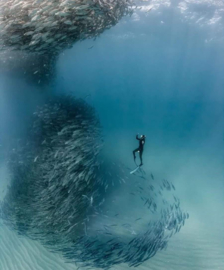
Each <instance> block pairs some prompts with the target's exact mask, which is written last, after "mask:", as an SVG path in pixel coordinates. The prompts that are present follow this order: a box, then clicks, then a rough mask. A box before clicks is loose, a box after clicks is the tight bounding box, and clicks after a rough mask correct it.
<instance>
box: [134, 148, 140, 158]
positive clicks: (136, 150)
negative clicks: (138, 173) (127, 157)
mask: <svg viewBox="0 0 224 270" xmlns="http://www.w3.org/2000/svg"><path fill="white" fill-rule="evenodd" d="M138 151H139V149H138V148H136V149H135V150H134V151H133V156H134V160H135V159H136V156H135V153H136V152H138Z"/></svg>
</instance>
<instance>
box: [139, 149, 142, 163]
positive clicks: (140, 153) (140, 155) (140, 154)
mask: <svg viewBox="0 0 224 270" xmlns="http://www.w3.org/2000/svg"><path fill="white" fill-rule="evenodd" d="M142 153H143V150H140V152H139V157H140V160H141V164H140V166H142V165H143V163H142Z"/></svg>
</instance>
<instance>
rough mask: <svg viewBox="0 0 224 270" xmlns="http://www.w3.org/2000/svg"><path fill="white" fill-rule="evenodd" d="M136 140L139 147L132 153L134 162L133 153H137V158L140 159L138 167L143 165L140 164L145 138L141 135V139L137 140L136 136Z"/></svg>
mask: <svg viewBox="0 0 224 270" xmlns="http://www.w3.org/2000/svg"><path fill="white" fill-rule="evenodd" d="M136 139H137V140H139V147H138V148H136V149H135V150H134V151H133V155H134V160H135V159H136V156H135V153H136V152H139V157H140V160H141V164H140V165H139V166H142V165H143V163H142V153H143V147H144V144H145V136H144V135H143V136H142V137H140V138H138V135H136Z"/></svg>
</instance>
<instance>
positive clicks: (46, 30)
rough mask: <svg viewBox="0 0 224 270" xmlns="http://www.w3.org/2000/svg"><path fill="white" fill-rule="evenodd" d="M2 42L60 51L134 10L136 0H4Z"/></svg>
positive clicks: (20, 47) (0, 25)
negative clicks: (133, 5) (133, 4)
mask: <svg viewBox="0 0 224 270" xmlns="http://www.w3.org/2000/svg"><path fill="white" fill-rule="evenodd" d="M0 12H1V14H0V45H1V47H2V48H5V47H6V48H8V47H11V48H12V49H14V50H22V51H29V52H35V53H39V54H45V53H47V54H48V53H55V54H57V53H59V52H60V51H61V50H62V49H65V48H69V47H71V46H72V44H73V43H74V42H76V41H79V40H83V39H86V38H95V37H97V36H98V35H99V34H101V33H102V32H103V31H104V30H105V29H108V28H110V27H112V26H113V25H115V24H117V23H118V21H119V20H120V19H121V18H122V17H123V16H124V15H127V14H131V13H132V0H7V1H5V0H0Z"/></svg>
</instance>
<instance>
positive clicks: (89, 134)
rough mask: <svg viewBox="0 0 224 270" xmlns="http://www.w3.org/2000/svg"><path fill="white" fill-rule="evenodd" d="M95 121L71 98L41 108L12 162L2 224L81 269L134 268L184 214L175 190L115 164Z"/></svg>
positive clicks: (163, 243)
mask: <svg viewBox="0 0 224 270" xmlns="http://www.w3.org/2000/svg"><path fill="white" fill-rule="evenodd" d="M101 148H102V137H101V127H100V124H99V120H98V119H97V117H96V114H95V112H94V110H93V108H92V107H90V106H89V105H87V104H86V103H85V102H84V101H82V100H77V99H74V98H72V97H64V98H59V99H56V100H54V101H51V102H49V103H47V104H46V105H45V106H43V107H41V108H39V109H38V110H37V112H36V113H35V114H34V119H33V125H32V128H31V129H30V131H29V134H28V136H27V138H26V141H25V142H22V141H21V142H20V143H19V145H18V147H17V149H15V150H14V151H13V154H12V156H11V159H10V161H9V168H10V171H11V185H10V187H9V189H8V192H7V195H6V197H5V199H4V201H3V202H2V205H1V217H2V219H3V220H4V222H5V223H6V224H7V225H8V226H9V227H10V228H12V229H13V230H15V231H16V232H18V233H19V234H21V235H24V236H27V237H29V238H31V239H34V240H38V241H40V242H41V243H42V244H43V245H45V246H46V247H47V248H49V249H50V250H51V251H54V252H60V253H62V254H63V256H64V257H65V258H66V260H68V261H69V262H74V263H76V264H77V265H78V266H84V267H90V268H96V267H97V268H98V267H99V268H103V269H108V268H110V267H112V266H114V265H116V264H120V263H127V264H128V265H129V266H138V265H140V264H141V263H143V262H144V261H146V260H148V259H149V258H151V257H153V256H154V255H155V254H156V253H157V251H159V250H162V249H164V248H166V246H167V243H168V240H169V238H170V237H172V235H174V234H175V233H177V232H179V231H180V229H181V227H182V226H183V225H184V224H185V220H186V219H187V218H188V217H189V215H188V214H187V213H184V212H182V210H181V209H180V200H179V199H178V198H177V197H176V196H175V195H174V193H175V187H174V185H173V184H172V183H171V182H169V181H167V180H162V181H159V180H158V179H156V178H155V176H154V175H153V174H151V175H150V176H149V177H147V176H146V174H145V173H144V171H143V170H139V171H138V173H136V174H135V175H130V173H129V172H130V169H129V168H126V167H125V166H124V165H122V164H120V162H118V161H116V162H114V161H113V162H112V161H111V160H110V157H109V156H108V154H105V153H103V151H101Z"/></svg>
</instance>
